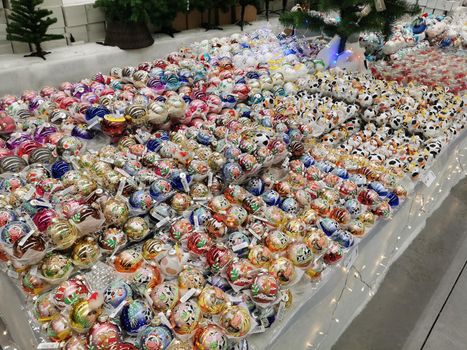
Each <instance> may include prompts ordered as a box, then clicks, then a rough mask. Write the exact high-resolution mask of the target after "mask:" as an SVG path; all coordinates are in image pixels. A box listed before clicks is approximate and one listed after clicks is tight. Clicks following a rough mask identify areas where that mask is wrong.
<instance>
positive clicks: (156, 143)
mask: <svg viewBox="0 0 467 350" xmlns="http://www.w3.org/2000/svg"><path fill="white" fill-rule="evenodd" d="M162 142H163V140H161V139H151V140H148V142H146V148H147V149H148V150H149V151H152V152H157V151H158V150H159V148H161V146H162Z"/></svg>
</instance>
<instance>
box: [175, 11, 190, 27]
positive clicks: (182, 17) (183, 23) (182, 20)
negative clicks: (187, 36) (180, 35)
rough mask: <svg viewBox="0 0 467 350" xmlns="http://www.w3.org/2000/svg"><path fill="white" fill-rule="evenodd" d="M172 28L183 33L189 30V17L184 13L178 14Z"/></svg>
mask: <svg viewBox="0 0 467 350" xmlns="http://www.w3.org/2000/svg"><path fill="white" fill-rule="evenodd" d="M172 27H173V29H175V30H178V31H182V30H186V29H188V28H187V15H186V13H184V12H179V13H177V16H176V17H175V19H174V20H173V22H172Z"/></svg>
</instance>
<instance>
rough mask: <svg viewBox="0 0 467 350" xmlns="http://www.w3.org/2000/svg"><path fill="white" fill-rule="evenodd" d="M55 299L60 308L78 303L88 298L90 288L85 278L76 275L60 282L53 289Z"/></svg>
mask: <svg viewBox="0 0 467 350" xmlns="http://www.w3.org/2000/svg"><path fill="white" fill-rule="evenodd" d="M52 296H53V301H54V303H55V304H56V305H57V306H59V307H60V308H65V307H67V306H70V305H74V304H76V303H77V302H78V301H80V300H83V299H87V297H88V296H89V288H88V286H87V285H86V283H85V282H84V280H83V279H81V278H78V277H74V278H70V279H69V280H67V281H64V282H62V283H60V284H59V285H58V286H57V288H56V289H55V290H54V291H53V295H52Z"/></svg>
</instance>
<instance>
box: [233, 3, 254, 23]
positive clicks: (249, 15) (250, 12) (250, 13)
mask: <svg viewBox="0 0 467 350" xmlns="http://www.w3.org/2000/svg"><path fill="white" fill-rule="evenodd" d="M241 11H242V8H241V7H240V6H237V17H236V18H237V20H238V21H239V20H240V16H241ZM257 14H258V13H257V10H256V7H254V6H252V5H248V6H247V7H246V8H245V21H247V22H254V21H256V16H257Z"/></svg>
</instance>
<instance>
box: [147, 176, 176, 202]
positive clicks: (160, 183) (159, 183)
mask: <svg viewBox="0 0 467 350" xmlns="http://www.w3.org/2000/svg"><path fill="white" fill-rule="evenodd" d="M171 192H172V185H171V184H170V182H168V181H167V180H164V179H157V180H156V181H154V182H153V183H152V184H151V186H150V187H149V194H150V195H151V197H152V199H154V200H155V201H157V202H163V201H165V200H166V199H167V198H169V196H170V194H171Z"/></svg>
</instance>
